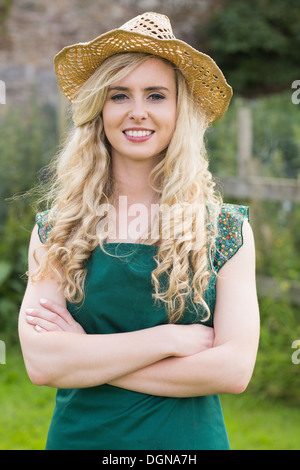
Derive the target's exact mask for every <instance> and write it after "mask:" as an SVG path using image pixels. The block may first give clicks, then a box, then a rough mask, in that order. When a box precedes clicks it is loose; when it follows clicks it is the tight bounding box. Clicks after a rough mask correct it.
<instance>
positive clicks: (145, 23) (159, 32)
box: [119, 12, 175, 40]
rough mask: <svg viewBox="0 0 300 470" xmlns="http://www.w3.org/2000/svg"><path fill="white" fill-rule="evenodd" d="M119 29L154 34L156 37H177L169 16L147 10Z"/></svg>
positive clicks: (147, 34) (148, 34)
mask: <svg viewBox="0 0 300 470" xmlns="http://www.w3.org/2000/svg"><path fill="white" fill-rule="evenodd" d="M119 29H122V30H125V31H130V32H132V33H140V34H144V35H146V36H152V37H153V38H155V39H171V40H172V39H175V36H174V34H173V31H172V27H171V23H170V20H169V18H168V17H167V16H165V15H160V14H159V13H152V12H147V13H144V14H143V15H140V16H136V17H135V18H132V20H130V21H128V22H127V23H125V24H124V25H123V26H121V27H120V28H119Z"/></svg>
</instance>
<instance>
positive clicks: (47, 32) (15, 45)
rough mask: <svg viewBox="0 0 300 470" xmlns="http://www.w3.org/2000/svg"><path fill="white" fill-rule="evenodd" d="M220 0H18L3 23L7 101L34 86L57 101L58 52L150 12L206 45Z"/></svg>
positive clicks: (1, 73) (1, 66)
mask: <svg viewBox="0 0 300 470" xmlns="http://www.w3.org/2000/svg"><path fill="white" fill-rule="evenodd" d="M220 3H222V1H221V0H219V1H217V0H182V1H181V0H86V1H83V0H51V1H49V2H48V1H46V0H14V1H13V5H12V7H11V9H10V11H9V14H8V17H7V19H6V20H5V22H4V24H3V23H0V25H1V26H0V27H1V28H2V34H1V31H0V38H1V43H0V80H3V81H4V82H5V84H6V103H7V105H9V104H15V103H20V102H21V103H22V102H24V101H26V100H27V99H28V96H29V95H30V91H31V89H32V87H34V88H35V89H36V90H37V93H38V96H39V99H45V100H46V101H50V102H53V103H56V101H57V96H58V92H57V85H56V79H55V75H54V72H53V57H54V55H55V54H56V53H57V52H59V51H60V50H61V49H62V48H63V47H64V46H66V45H70V44H73V43H76V42H86V41H89V40H91V39H93V38H94V37H96V36H98V35H100V34H102V33H103V32H106V31H108V30H111V29H115V28H118V27H119V26H121V25H122V24H123V23H125V22H126V21H128V20H129V19H130V18H132V17H134V16H136V15H139V14H141V13H144V12H145V11H156V12H159V13H163V14H166V15H167V16H169V17H170V19H171V23H172V26H173V30H174V34H175V36H176V37H178V38H180V39H183V40H185V41H187V42H189V43H190V44H191V45H193V46H194V47H196V48H200V49H201V44H198V41H197V35H196V34H195V32H196V27H198V26H199V25H200V26H201V24H203V22H205V20H206V19H207V17H208V16H209V15H210V14H211V12H212V11H213V10H214V9H215V8H218V5H219V4H220ZM0 13H1V12H0Z"/></svg>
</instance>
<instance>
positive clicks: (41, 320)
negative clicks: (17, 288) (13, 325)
mask: <svg viewBox="0 0 300 470" xmlns="http://www.w3.org/2000/svg"><path fill="white" fill-rule="evenodd" d="M26 320H27V322H28V323H29V324H30V325H32V326H34V328H35V330H36V331H38V332H39V333H40V332H43V331H63V327H62V325H60V323H61V321H62V319H61V318H60V317H59V315H56V314H54V313H52V312H48V311H47V310H41V309H33V308H28V309H26Z"/></svg>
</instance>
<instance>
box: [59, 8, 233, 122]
mask: <svg viewBox="0 0 300 470" xmlns="http://www.w3.org/2000/svg"><path fill="white" fill-rule="evenodd" d="M120 52H144V53H149V54H153V55H157V56H160V57H163V58H165V59H167V60H169V61H170V62H172V63H173V64H175V65H176V66H177V67H178V68H179V69H180V70H181V71H182V73H183V74H184V76H185V78H186V80H187V83H188V86H189V88H190V89H191V91H192V93H193V95H194V97H195V100H196V102H197V103H198V104H199V105H200V106H201V107H202V108H203V109H204V110H205V113H206V116H207V119H208V121H209V123H213V122H215V121H216V120H217V119H219V118H220V117H221V116H222V115H223V114H224V113H225V111H226V110H227V108H228V105H229V102H230V100H231V97H232V89H231V87H230V86H229V85H228V84H227V82H226V80H225V77H224V75H223V73H222V72H221V70H220V69H219V67H218V66H217V64H216V63H215V62H214V61H213V60H212V59H211V57H209V56H208V55H206V54H203V53H202V52H199V51H197V50H196V49H194V48H193V47H191V46H189V45H188V44H186V43H185V42H183V41H180V40H178V39H176V38H175V36H174V35H173V32H172V28H171V24H170V21H169V18H168V17H166V16H164V15H160V14H158V13H152V12H148V13H145V14H143V15H140V16H138V17H136V18H133V19H132V20H130V21H128V22H127V23H125V24H124V25H123V26H121V27H120V28H119V29H116V30H113V31H110V32H108V33H105V34H103V35H101V36H99V37H98V38H96V39H94V40H92V41H90V42H87V43H79V44H74V45H72V46H68V47H65V48H64V49H63V50H62V51H61V52H59V53H58V54H57V55H56V56H55V58H54V66H55V73H56V75H57V79H58V83H59V85H60V87H61V89H62V91H63V93H64V94H65V95H66V96H67V98H68V99H69V100H70V101H71V102H72V101H73V100H74V97H75V95H76V93H77V91H78V90H79V89H80V87H81V86H82V85H83V83H84V82H85V81H86V80H87V79H88V78H89V77H90V76H91V75H92V74H93V73H94V72H95V70H96V69H97V68H98V67H99V66H100V65H101V64H102V62H104V60H106V59H107V58H108V57H110V56H112V55H115V54H118V53H120Z"/></svg>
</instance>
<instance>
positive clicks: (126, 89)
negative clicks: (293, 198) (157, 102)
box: [108, 86, 169, 91]
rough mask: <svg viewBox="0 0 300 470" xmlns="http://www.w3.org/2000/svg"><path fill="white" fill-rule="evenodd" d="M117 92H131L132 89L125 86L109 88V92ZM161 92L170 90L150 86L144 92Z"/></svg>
mask: <svg viewBox="0 0 300 470" xmlns="http://www.w3.org/2000/svg"><path fill="white" fill-rule="evenodd" d="M115 90H119V91H130V88H127V87H125V86H112V87H109V88H108V91H115ZM159 90H166V91H169V89H168V88H166V87H164V86H149V87H147V88H145V89H144V91H159Z"/></svg>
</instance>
